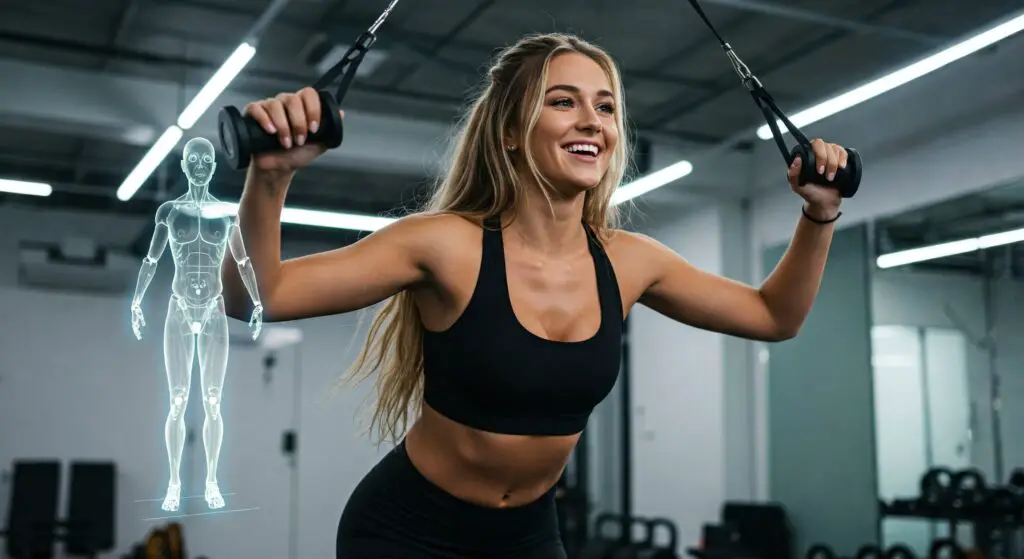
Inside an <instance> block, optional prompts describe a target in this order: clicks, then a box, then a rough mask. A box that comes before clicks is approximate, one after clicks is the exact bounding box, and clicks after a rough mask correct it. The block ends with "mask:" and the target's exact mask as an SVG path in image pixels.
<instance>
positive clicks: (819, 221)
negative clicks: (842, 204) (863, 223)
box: [800, 206, 843, 225]
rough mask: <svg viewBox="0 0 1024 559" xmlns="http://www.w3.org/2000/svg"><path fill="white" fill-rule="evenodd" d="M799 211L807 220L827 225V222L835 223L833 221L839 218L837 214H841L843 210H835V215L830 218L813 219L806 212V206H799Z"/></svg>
mask: <svg viewBox="0 0 1024 559" xmlns="http://www.w3.org/2000/svg"><path fill="white" fill-rule="evenodd" d="M800 211H801V212H802V213H803V214H804V217H805V218H807V220H808V221H811V222H814V223H817V224H818V225H828V224H829V223H835V221H836V220H837V219H839V216H841V215H843V212H836V216H835V217H833V218H832V219H825V220H821V219H814V218H813V217H811V216H810V215H808V214H807V208H805V207H803V206H800Z"/></svg>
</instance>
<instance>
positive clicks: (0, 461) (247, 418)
mask: <svg viewBox="0 0 1024 559" xmlns="http://www.w3.org/2000/svg"><path fill="white" fill-rule="evenodd" d="M112 221H114V223H112ZM143 222H144V220H143V221H139V222H134V221H133V220H131V219H121V220H117V219H113V220H112V218H110V217H109V216H104V217H102V218H101V219H98V220H95V219H89V218H88V216H82V215H77V216H72V215H68V214H60V213H58V212H46V213H36V212H14V211H12V210H10V209H7V208H4V209H2V210H0V310H2V311H3V312H2V318H0V331H3V335H2V336H0V355H3V359H2V360H0V425H3V426H4V427H3V436H2V439H0V470H7V469H8V468H9V465H10V464H11V461H12V460H14V459H18V458H51V459H52V458H56V459H61V460H65V461H68V460H78V459H95V460H112V461H115V462H116V463H117V467H118V480H117V481H118V515H119V519H118V525H117V538H118V540H117V548H116V550H115V551H116V552H115V553H112V554H109V555H107V556H108V557H117V556H119V555H120V554H121V553H125V552H127V551H128V550H129V549H130V546H131V544H132V543H133V542H136V541H139V540H141V539H143V538H144V537H145V535H146V533H147V532H148V531H149V530H150V529H151V528H153V527H154V526H156V525H158V524H160V523H161V522H159V521H155V520H147V519H151V518H157V517H166V516H168V513H165V512H163V511H161V510H159V504H160V498H162V496H163V491H164V489H165V488H166V483H167V464H166V453H165V449H164V445H163V424H164V418H165V416H166V407H167V404H166V402H167V388H166V380H165V375H164V370H163V365H162V348H161V334H162V322H163V319H164V316H165V314H166V306H167V286H168V279H169V273H170V271H171V264H170V262H169V260H168V259H166V258H165V259H164V260H163V261H161V264H160V269H159V271H158V276H157V278H156V279H155V280H154V282H153V284H152V285H151V286H150V289H149V292H148V293H147V296H146V299H145V301H144V305H143V306H144V311H145V313H146V317H147V327H146V331H145V333H144V338H143V340H142V341H136V340H135V338H134V337H133V336H132V334H131V330H130V323H129V314H128V302H129V300H130V297H131V294H130V293H125V294H122V295H117V296H97V295H95V294H75V293H58V292H50V291H38V290H28V289H23V288H18V287H16V285H15V279H16V271H15V267H14V263H15V261H16V256H15V247H16V245H17V242H18V241H19V240H20V239H22V238H41V239H54V238H59V237H60V236H61V235H63V234H68V233H85V234H90V235H94V236H95V237H98V238H99V239H101V240H102V239H103V238H104V234H105V233H104V232H107V233H109V232H111V231H112V230H113V229H117V228H122V229H121V231H122V233H121V234H122V235H123V230H124V229H123V228H125V227H133V226H136V227H137V226H138V225H139V223H143ZM357 319H358V316H357V315H355V314H353V315H347V316H341V317H331V318H324V319H317V320H310V321H305V322H302V323H301V324H299V326H300V327H301V329H302V330H303V332H304V341H303V342H302V343H301V345H300V346H299V350H298V356H297V357H298V360H296V355H295V352H294V351H291V350H284V351H282V352H280V355H279V363H278V366H277V367H276V370H275V371H274V375H273V376H272V377H271V379H270V381H269V382H266V380H265V379H264V376H263V366H262V359H263V357H264V355H265V352H264V351H263V350H259V349H255V348H251V347H246V346H245V345H237V346H232V349H231V352H232V353H231V355H230V358H229V371H228V376H227V381H226V387H225V393H224V418H225V439H224V448H223V452H222V458H221V468H220V472H221V475H220V481H221V484H222V487H223V489H224V490H225V492H228V493H234V494H233V495H227V496H226V500H227V507H226V510H232V509H254V508H258V510H246V511H242V512H237V513H230V514H222V515H212V516H209V515H207V516H192V517H186V518H182V519H178V520H179V521H181V522H182V523H183V524H184V526H185V537H186V540H187V544H188V547H189V550H190V553H192V554H193V555H196V554H206V555H208V556H210V557H214V558H216V557H234V556H241V555H245V556H268V555H266V553H268V552H270V553H272V554H273V556H275V557H288V556H289V555H288V554H287V553H288V544H289V541H290V540H291V541H294V542H295V543H296V545H297V556H299V557H330V556H333V553H334V552H333V549H334V538H335V532H336V527H337V522H338V519H339V517H340V514H341V510H342V507H343V506H344V503H345V501H346V499H347V497H348V494H349V492H350V491H351V490H352V489H353V487H354V486H355V484H356V483H357V482H358V481H359V479H360V478H361V477H362V476H363V475H364V474H365V473H366V472H367V471H368V469H369V468H370V467H371V466H372V464H373V463H374V462H375V461H376V460H377V456H378V451H377V449H376V448H375V447H373V446H372V445H371V444H370V442H369V440H368V439H366V438H364V437H361V436H360V435H359V432H358V429H357V426H356V424H355V423H354V421H355V418H356V411H357V406H358V405H359V403H361V401H362V397H363V395H364V393H365V388H364V389H362V390H360V391H347V392H341V393H339V394H337V395H336V396H331V392H330V389H331V387H332V383H333V382H334V381H335V379H336V378H337V377H338V376H339V375H340V374H341V373H342V372H343V371H344V369H345V368H346V367H347V365H348V364H349V363H351V361H352V359H353V357H354V352H355V351H356V350H357V349H358V343H359V342H360V341H361V340H362V338H361V337H360V338H358V339H356V340H354V342H355V343H353V335H354V334H356V333H357V332H360V333H361V330H360V328H359V325H358V324H357ZM272 326H273V325H268V327H272ZM231 329H232V333H233V334H236V333H237V334H239V335H241V336H243V337H244V333H245V327H244V324H241V323H237V322H233V323H232V325H231ZM193 374H194V377H193V387H194V388H198V378H199V377H198V374H199V373H198V369H195V370H194V372H193ZM296 375H298V377H297V376H296ZM296 379H298V380H300V381H301V382H300V384H299V385H298V391H299V394H298V398H297V399H296V398H295V397H294V396H295V392H294V390H295V387H296V383H295V381H296ZM197 393H198V390H193V394H192V403H191V404H190V406H189V409H188V417H189V425H190V428H192V429H193V430H194V431H195V433H196V439H195V441H194V443H192V444H190V445H188V446H187V447H186V450H185V457H184V461H183V467H182V470H183V476H184V478H183V481H184V482H185V483H186V484H188V485H187V486H186V487H185V489H184V491H183V494H184V495H193V496H198V495H201V494H202V481H203V475H204V470H203V456H202V454H203V453H202V442H201V425H202V408H201V406H199V405H197V402H196V401H195V395H196V394H197ZM296 402H297V406H298V414H297V421H296V419H295V418H293V411H294V410H295V406H296ZM295 423H298V425H297V427H298V430H299V436H298V446H299V460H298V466H297V467H298V489H297V492H293V491H292V488H291V475H292V470H291V467H290V465H289V460H288V459H287V458H286V457H285V456H284V455H283V454H282V452H281V436H282V433H283V432H284V431H285V430H286V429H289V428H293V427H296V425H295ZM8 483H9V482H0V519H2V518H6V507H7V506H8V500H9V498H10V487H9V485H8ZM65 483H66V482H65ZM154 499H155V500H154ZM293 499H297V505H298V511H299V515H298V518H297V522H296V524H295V526H296V527H297V533H296V534H294V535H293V536H292V535H290V534H289V529H290V525H289V507H290V506H291V503H292V500H293ZM62 506H64V505H62ZM182 512H187V513H196V512H206V510H205V504H204V503H202V499H201V498H200V499H190V500H189V501H188V502H187V503H186V504H185V506H184V508H183V510H182ZM254 534H260V535H261V536H260V537H255V536H254Z"/></svg>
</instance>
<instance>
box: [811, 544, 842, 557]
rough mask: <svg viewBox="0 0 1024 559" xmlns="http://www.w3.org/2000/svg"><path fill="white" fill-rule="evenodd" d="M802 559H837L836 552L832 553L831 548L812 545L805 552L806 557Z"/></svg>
mask: <svg viewBox="0 0 1024 559" xmlns="http://www.w3.org/2000/svg"><path fill="white" fill-rule="evenodd" d="M804 559H837V556H836V552H835V551H832V548H831V547H829V546H827V545H825V544H823V543H819V544H814V545H812V546H811V547H810V549H808V550H807V555H806V556H804Z"/></svg>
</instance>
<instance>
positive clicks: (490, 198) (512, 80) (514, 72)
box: [346, 33, 630, 442]
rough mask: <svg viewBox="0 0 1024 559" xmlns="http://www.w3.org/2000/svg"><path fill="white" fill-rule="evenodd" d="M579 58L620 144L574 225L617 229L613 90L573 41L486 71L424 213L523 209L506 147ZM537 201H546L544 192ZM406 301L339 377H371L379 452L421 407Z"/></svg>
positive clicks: (536, 46)
mask: <svg viewBox="0 0 1024 559" xmlns="http://www.w3.org/2000/svg"><path fill="white" fill-rule="evenodd" d="M570 52H574V53H580V54H583V55H585V56H587V57H589V58H591V59H592V60H594V61H595V62H597V63H598V64H599V65H600V66H601V67H602V68H603V69H604V71H605V73H606V74H607V75H608V78H609V81H610V82H611V85H612V93H613V94H614V95H615V100H616V103H615V107H616V111H615V119H616V125H617V127H618V130H619V131H620V134H619V135H620V139H619V142H618V143H617V145H616V147H615V150H614V152H613V153H612V156H611V158H610V163H609V166H608V170H607V172H606V173H605V175H604V177H603V178H602V179H601V182H600V183H599V184H598V185H597V186H596V187H594V188H592V189H590V190H588V191H587V192H586V194H585V198H584V204H583V219H584V221H586V223H587V224H588V225H589V226H590V227H591V228H592V229H593V230H594V232H595V233H596V234H597V235H598V236H599V237H601V238H607V235H608V233H609V232H610V230H611V229H612V228H614V227H616V226H617V224H618V214H617V212H616V211H615V206H613V205H612V204H611V198H612V194H613V193H614V192H615V189H616V188H618V186H619V183H620V182H621V181H622V177H623V175H624V173H625V172H626V169H627V168H628V166H629V162H630V156H629V146H628V145H627V144H628V142H627V141H626V134H625V120H624V117H623V115H624V113H625V110H624V105H623V94H622V83H621V78H620V76H619V72H618V69H617V67H616V65H615V62H614V61H613V60H612V58H611V57H610V56H609V55H608V54H607V53H606V52H605V51H604V50H602V49H601V48H599V47H597V46H595V45H593V44H591V43H588V42H586V41H584V40H582V39H580V38H578V37H575V36H573V35H566V34H561V33H549V34H534V35H528V36H526V37H524V38H522V39H520V40H519V41H518V42H516V43H515V44H514V45H512V46H510V47H508V48H506V49H504V50H503V51H502V52H501V53H500V54H499V55H498V56H497V58H496V60H495V61H494V63H493V65H492V66H491V68H490V70H489V72H488V74H487V79H486V81H485V82H484V84H483V86H484V87H483V90H482V91H481V93H480V94H479V96H478V97H477V98H476V100H475V101H474V102H473V104H472V105H471V106H470V107H469V109H468V110H467V112H466V114H465V116H464V117H463V118H462V120H461V122H460V124H461V126H460V127H459V129H460V133H459V135H458V136H457V137H456V138H455V141H454V142H453V143H452V153H451V158H450V161H451V163H450V166H449V167H448V171H447V173H446V174H445V175H444V176H442V177H441V178H440V179H439V181H438V185H437V187H436V189H435V191H434V192H433V195H432V196H431V198H430V200H429V202H428V204H427V205H426V208H424V209H423V210H422V211H423V212H425V213H435V214H436V213H447V214H456V215H460V216H463V217H465V218H468V219H471V220H474V221H479V222H483V221H484V220H486V219H489V218H492V217H498V216H501V215H504V214H505V213H506V212H509V213H512V214H514V213H515V211H516V209H517V208H518V207H520V205H521V204H523V203H525V202H524V197H525V193H524V191H523V182H522V181H521V180H520V178H519V177H518V175H517V173H516V170H515V167H514V165H513V161H512V158H511V155H510V154H509V153H508V151H507V150H506V149H505V147H506V146H505V143H504V142H505V141H506V140H507V139H508V138H509V135H510V132H511V131H512V130H521V131H522V137H523V138H524V139H525V138H528V137H529V136H530V135H531V134H532V132H533V129H534V127H535V126H536V123H537V120H538V119H539V118H540V113H541V109H542V108H543V104H544V92H543V90H544V85H545V83H546V81H547V74H548V66H549V64H550V61H551V60H552V59H553V58H554V57H555V56H556V55H559V54H562V53H570ZM522 143H523V145H522V148H521V149H520V150H518V151H517V153H521V154H522V156H523V158H524V160H525V163H526V164H527V166H528V168H529V169H530V172H531V174H532V175H533V177H534V179H535V180H536V182H537V184H540V185H547V186H550V183H549V182H548V181H546V180H545V179H544V177H543V176H542V174H541V172H540V170H539V169H538V167H537V164H536V160H535V159H534V157H533V154H532V153H531V151H530V148H529V142H527V141H523V142H522ZM542 190H545V196H546V197H547V198H548V201H549V202H550V200H551V198H550V195H549V193H548V192H547V191H546V189H545V188H543V187H542ZM424 331H425V330H424V326H423V323H422V322H421V320H420V314H419V309H418V308H417V305H416V302H415V300H414V297H413V294H412V293H411V292H409V291H402V292H400V293H398V294H397V295H395V296H394V297H391V298H390V299H388V300H387V301H386V302H385V303H384V305H383V306H382V308H381V310H380V311H379V312H378V313H377V315H376V316H375V317H374V319H373V321H372V322H371V323H370V327H369V332H368V334H367V340H366V344H365V345H364V346H363V348H362V350H361V352H360V353H359V356H358V357H357V359H356V361H355V363H354V364H353V365H352V368H351V369H350V370H349V372H348V374H347V375H346V376H347V377H348V378H349V379H350V380H356V381H361V380H364V379H366V378H368V377H370V376H371V375H373V374H374V373H379V374H378V376H377V379H376V381H375V389H376V392H377V400H376V405H375V407H374V410H373V417H372V420H371V422H370V429H371V430H373V429H376V431H377V435H378V442H381V441H397V440H398V439H399V438H400V437H401V436H402V435H403V434H404V433H405V430H406V428H407V426H408V421H409V415H410V412H413V413H415V414H416V416H418V415H419V412H420V410H421V406H422V397H423V346H422V340H423V334H424Z"/></svg>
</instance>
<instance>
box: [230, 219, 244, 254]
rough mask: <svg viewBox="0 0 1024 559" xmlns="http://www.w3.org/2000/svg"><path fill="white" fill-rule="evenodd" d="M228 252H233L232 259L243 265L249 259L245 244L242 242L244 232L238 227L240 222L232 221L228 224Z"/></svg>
mask: <svg viewBox="0 0 1024 559" xmlns="http://www.w3.org/2000/svg"><path fill="white" fill-rule="evenodd" d="M228 250H230V251H231V258H233V259H234V260H235V262H238V263H241V262H242V261H243V260H245V259H246V258H247V256H246V254H245V243H244V242H242V230H241V229H240V228H239V227H238V220H237V219H232V220H231V221H230V223H229V224H228Z"/></svg>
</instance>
